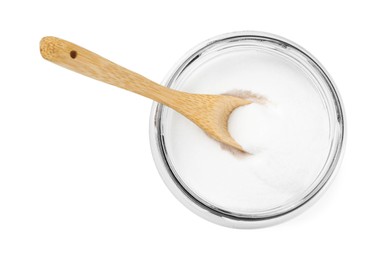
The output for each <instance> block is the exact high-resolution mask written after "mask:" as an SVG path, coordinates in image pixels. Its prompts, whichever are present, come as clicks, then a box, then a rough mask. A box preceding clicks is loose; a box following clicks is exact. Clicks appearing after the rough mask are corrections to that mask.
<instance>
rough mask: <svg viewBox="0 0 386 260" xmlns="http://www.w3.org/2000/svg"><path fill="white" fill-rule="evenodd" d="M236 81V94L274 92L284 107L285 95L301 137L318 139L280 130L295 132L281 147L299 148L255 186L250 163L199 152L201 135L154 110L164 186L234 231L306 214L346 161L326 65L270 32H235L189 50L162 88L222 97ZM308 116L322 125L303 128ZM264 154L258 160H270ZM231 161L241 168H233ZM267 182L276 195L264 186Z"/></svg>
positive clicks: (153, 135) (339, 111)
mask: <svg viewBox="0 0 386 260" xmlns="http://www.w3.org/2000/svg"><path fill="white" fill-rule="evenodd" d="M237 82H240V86H235V88H239V89H244V88H246V90H248V91H253V92H258V93H261V92H263V93H264V91H266V92H268V93H269V92H270V91H273V90H275V91H276V94H275V95H276V97H278V99H277V100H279V101H278V103H279V105H280V102H281V101H280V97H281V96H282V97H283V98H284V99H287V100H293V102H292V103H294V104H295V103H298V104H299V107H298V108H297V109H298V111H299V113H293V114H294V115H293V116H294V125H296V127H301V128H298V129H302V130H304V127H306V128H307V127H309V129H310V131H316V132H315V133H317V134H315V135H316V136H315V135H314V136H312V138H311V137H310V138H308V139H307V138H306V137H304V138H302V137H301V136H298V137H296V136H295V135H296V133H295V134H292V135H291V131H290V130H288V129H286V128H285V127H283V128H282V129H279V131H288V132H289V134H288V137H289V138H288V142H284V143H279V146H280V145H281V146H283V147H284V146H289V145H290V144H291V140H292V142H293V143H294V145H293V148H287V151H286V152H283V155H281V157H280V160H281V161H279V163H275V164H272V167H271V168H269V167H268V168H267V167H266V168H259V171H260V172H261V171H262V169H267V172H269V175H266V176H265V177H262V176H259V180H255V179H253V178H254V177H253V178H252V179H251V178H250V177H251V176H249V175H248V174H246V173H244V172H243V171H245V167H243V164H247V163H249V162H248V160H250V159H248V158H247V159H240V158H238V159H233V157H235V156H234V155H232V154H230V153H229V152H226V151H223V150H221V148H220V147H218V148H216V147H215V144H209V145H210V147H209V148H207V147H204V146H203V147H202V152H200V146H199V145H197V144H196V143H197V142H195V141H194V140H195V138H196V137H195V136H193V135H196V134H195V133H196V132H195V131H200V130H199V129H198V128H197V129H196V128H195V126H194V125H189V124H190V123H187V122H185V121H184V120H187V119H184V118H182V116H180V115H178V114H177V113H176V112H174V111H173V110H171V109H169V108H168V107H166V106H163V105H161V104H158V103H154V104H153V108H152V111H151V116H150V143H151V150H152V154H153V158H154V161H155V164H156V166H157V169H158V171H159V173H160V175H161V177H162V179H163V181H164V182H165V184H166V185H167V187H168V188H169V189H170V191H171V192H172V193H173V194H174V195H175V197H176V198H177V199H178V200H179V201H180V202H182V204H184V205H185V206H186V207H187V208H189V209H190V210H191V211H193V212H194V213H196V214H197V215H199V216H201V217H203V218H205V219H207V220H209V221H212V222H214V223H217V224H220V225H223V226H227V227H233V228H258V227H265V226H269V225H273V224H276V223H280V222H282V221H284V220H286V219H288V218H290V217H293V216H295V215H296V214H298V213H300V212H302V211H303V210H304V209H306V208H307V207H308V206H310V205H311V204H312V203H313V202H315V201H316V198H317V197H319V196H320V194H322V192H323V191H324V190H325V189H326V187H327V186H328V184H329V183H330V182H331V180H332V177H333V175H334V173H335V172H336V170H337V167H338V165H339V162H340V160H341V158H342V151H343V148H344V143H345V136H346V135H345V124H344V123H345V116H344V112H343V107H342V102H341V99H340V97H339V94H338V92H337V90H336V87H335V85H334V83H333V81H332V79H331V77H330V76H329V75H328V73H327V72H326V70H325V69H324V68H323V67H322V65H321V64H320V62H318V61H317V60H316V59H315V58H314V57H313V56H312V55H311V54H309V53H308V52H307V51H306V50H304V49H303V48H302V47H300V46H299V45H297V44H295V43H293V42H291V41H289V40H287V39H284V38H282V37H279V36H276V35H272V34H268V33H262V32H252V31H246V32H234V33H229V34H224V35H220V36H217V37H214V38H212V39H209V40H207V41H205V42H203V43H202V44H200V45H198V46H196V47H195V48H193V49H192V50H191V51H189V52H188V53H187V54H186V55H185V56H184V57H183V58H182V59H181V60H180V61H179V62H178V63H177V64H176V66H175V67H174V69H172V70H171V72H170V73H169V74H168V76H167V77H166V79H165V81H164V82H163V85H164V86H166V87H169V88H173V89H178V90H182V91H187V92H193V93H194V92H196V93H203V92H206V93H205V94H223V93H224V92H227V91H229V90H230V88H231V86H230V85H232V84H233V85H236V83H237ZM302 84H303V85H304V86H302V87H300V86H301V85H302ZM209 85H210V86H213V87H208V86H209ZM203 94H204V93H203ZM268 96H269V95H268ZM284 99H283V100H284ZM273 103H275V100H273ZM295 105H297V104H295ZM303 112H304V113H303ZM298 114H299V115H298ZM301 114H304V115H306V116H307V118H309V119H310V120H311V119H313V121H310V122H315V123H309V124H308V125H307V124H305V125H304V126H302V125H301V123H299V122H302V121H296V120H297V119H298V120H300V119H299V117H301ZM290 128H291V127H290ZM294 129H296V128H294ZM307 129H308V128H307ZM305 132H306V133H307V131H305ZM197 133H198V132H197ZM190 134H192V136H190ZM198 135H199V134H198ZM201 138H202V137H201ZM296 138H298V139H296ZM316 139H317V140H316ZM189 140H190V143H189V142H188V141H189ZM268 140H270V139H269V138H268ZM272 140H273V139H272ZM185 141H186V142H187V143H186V144H185ZM211 141H212V140H210V141H208V142H211ZM213 142H214V141H213ZM267 142H268V146H269V142H270V141H267ZM182 143H183V144H182ZM297 144H299V145H297ZM184 149H185V150H184ZM192 149H196V150H192ZM207 149H209V150H211V149H212V150H213V151H215V149H218V153H221V156H220V157H219V158H221V159H220V160H222V163H219V164H218V166H219V167H218V169H217V167H216V164H215V163H213V162H212V161H213V160H212V159H215V158H208V157H210V156H208V155H206V152H207V151H206V150H207ZM288 149H289V150H288ZM279 150H280V147H279ZM288 151H290V153H288ZM215 153H216V152H215ZM268 154H269V153H268ZM273 154H274V153H273ZM263 155H264V153H263V154H262V155H259V154H257V155H255V156H257V157H256V158H259V156H260V158H262V159H261V160H265V159H263ZM232 156H233V157H232ZM273 156H275V155H273ZM232 160H234V161H235V164H234V165H236V166H233V165H232V164H230V166H229V167H228V166H227V163H231V161H232ZM236 160H239V161H237V162H236ZM256 160H259V159H255V161H256ZM275 160H276V159H275ZM215 161H216V160H215ZM275 162H277V160H276V161H275ZM255 163H256V162H255ZM213 164H214V165H213ZM220 164H221V165H220ZM251 165H252V166H251ZM253 165H254V164H250V165H248V169H250V170H251V171H253V170H254V169H253ZM256 165H257V164H256ZM294 165H295V166H294ZM224 167H225V168H224ZM232 167H234V168H232ZM237 167H239V168H237ZM290 167H292V168H291V169H295V170H289V169H290ZM248 176H249V177H248ZM257 181H259V182H257ZM264 182H266V183H268V182H269V183H270V185H271V186H272V189H271V188H269V191H268V190H265V188H264V189H263V188H262V186H261V185H260V186H259V185H258V183H264ZM283 194H284V195H283ZM170 214H171V213H170Z"/></svg>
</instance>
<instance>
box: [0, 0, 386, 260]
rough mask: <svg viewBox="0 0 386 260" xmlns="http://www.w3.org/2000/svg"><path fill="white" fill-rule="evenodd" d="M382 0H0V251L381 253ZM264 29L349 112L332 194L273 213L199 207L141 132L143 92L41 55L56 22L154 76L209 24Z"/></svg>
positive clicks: (227, 255) (282, 255)
mask: <svg viewBox="0 0 386 260" xmlns="http://www.w3.org/2000/svg"><path fill="white" fill-rule="evenodd" d="M383 2H384V1H242V0H238V1H232V2H231V1H224V0H222V1H209V0H206V1H199V0H195V1H167V0H163V1H120V2H119V1H112V0H109V1H89V3H86V1H83V2H82V1H70V0H69V1H62V2H59V1H57V2H55V1H2V2H1V4H0V35H1V40H0V47H1V49H0V259H1V260H8V259H39V260H43V259H154V258H160V259H208V258H214V259H327V258H333V259H338V258H341V259H342V258H345V259H348V258H357V259H363V258H366V259H381V258H383V259H384V258H385V256H386V254H385V248H384V246H385V232H386V224H385V220H386V211H385V205H386V203H385V198H386V189H385V184H386V166H385V155H386V153H385V147H386V138H385V135H386V134H385V133H386V123H385V113H386V101H385V100H386V86H385V74H386V70H385V69H386V66H385V62H384V61H385V60H386V54H385V46H386V36H385V35H386V33H385V27H384V26H385V24H386V16H385V7H382V4H383ZM236 30H260V31H266V32H270V33H274V34H278V35H281V36H283V37H286V38H288V39H290V40H293V41H294V42H296V43H298V44H300V45H301V46H303V47H304V48H306V49H307V50H308V51H310V52H311V53H312V54H313V55H314V56H316V57H317V58H318V59H319V60H320V61H321V62H322V64H323V65H324V66H325V67H326V68H327V70H328V71H329V73H330V74H331V75H332V77H333V78H334V80H335V82H336V84H337V86H338V88H339V91H340V93H341V95H342V98H343V101H344V105H345V108H346V114H347V118H348V142H347V147H346V148H347V149H346V154H345V158H344V160H343V164H342V167H341V170H340V172H339V174H338V175H337V178H336V179H335V182H334V183H333V184H332V186H331V187H330V189H329V190H328V191H327V193H326V194H325V195H324V196H323V197H322V198H321V200H320V201H318V202H317V204H316V205H314V206H313V207H311V208H310V209H309V210H307V211H306V212H305V213H303V214H302V215H300V216H298V217H296V218H295V219H293V220H290V221H288V222H285V223H283V224H280V225H278V226H274V227H269V228H265V229H257V230H236V229H229V228H225V227H221V226H217V225H215V224H212V223H210V222H207V221H205V220H203V219H201V218H199V217H197V216H196V215H194V214H193V213H191V212H190V211H189V210H187V209H186V208H185V207H183V206H182V205H181V204H180V203H179V202H178V201H177V200H176V199H175V198H174V197H173V196H172V194H171V193H170V192H169V190H168V189H167V188H166V186H165V185H164V184H163V182H162V180H161V178H160V177H159V176H158V173H157V170H156V168H155V166H154V164H153V160H152V157H151V153H150V148H149V141H148V117H149V112H150V107H151V104H152V103H151V101H150V100H147V99H145V98H142V97H140V96H137V95H135V94H132V93H129V92H126V91H123V90H121V89H118V88H114V87H112V86H109V85H105V84H103V83H100V82H96V81H93V80H91V79H88V78H85V77H83V76H80V75H78V74H75V73H73V72H70V71H67V70H65V69H63V68H60V67H58V66H56V65H53V64H50V63H49V62H47V61H45V60H43V59H42V58H41V57H40V54H39V47H38V46H39V40H40V38H41V37H43V36H46V35H54V36H58V37H61V38H64V39H67V40H70V41H73V42H75V43H77V44H79V45H82V46H84V47H87V48H88V49H90V50H93V51H95V52H97V53H99V54H101V55H103V56H105V57H107V58H109V59H111V60H112V61H115V62H116V63H118V64H121V65H123V66H125V67H127V68H130V69H132V70H134V71H137V72H140V73H141V74H143V75H145V76H147V77H149V78H151V79H153V80H154V81H157V82H161V81H162V79H163V77H164V76H165V75H166V73H167V72H168V71H169V70H170V68H171V67H172V66H173V65H174V63H175V62H176V61H177V60H178V59H179V58H180V57H181V56H182V55H183V54H184V53H185V52H186V51H187V50H189V49H190V48H192V47H193V46H195V45H196V44H198V43H200V42H202V41H204V40H206V39H207V38H210V37H212V36H215V35H218V34H222V33H226V32H232V31H236Z"/></svg>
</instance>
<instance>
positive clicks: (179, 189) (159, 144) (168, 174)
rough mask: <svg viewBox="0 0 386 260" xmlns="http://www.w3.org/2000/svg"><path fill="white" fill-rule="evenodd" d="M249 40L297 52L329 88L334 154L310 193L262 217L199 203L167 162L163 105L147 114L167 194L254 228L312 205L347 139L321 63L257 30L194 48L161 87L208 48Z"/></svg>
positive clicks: (212, 217) (215, 217) (220, 220)
mask: <svg viewBox="0 0 386 260" xmlns="http://www.w3.org/2000/svg"><path fill="white" fill-rule="evenodd" d="M249 40H251V41H253V40H257V41H267V42H272V43H273V44H277V45H278V46H282V47H285V49H289V50H294V51H296V52H298V53H299V54H300V55H302V57H301V58H304V59H306V60H307V62H309V64H310V66H312V68H313V69H316V70H317V71H318V72H320V75H321V77H323V80H324V81H325V82H326V83H327V86H328V89H327V90H326V91H328V95H329V96H328V97H327V100H329V101H330V102H329V105H330V106H332V107H330V108H329V109H328V111H329V112H330V113H332V112H334V113H333V114H332V115H330V117H331V116H332V117H333V120H334V122H333V124H334V125H333V126H334V129H333V134H334V137H333V138H332V145H331V147H332V150H333V151H332V152H333V153H330V156H329V159H328V161H327V167H326V170H325V173H324V174H323V175H322V176H323V177H322V178H321V179H320V180H319V182H318V183H317V185H316V186H315V187H314V188H313V189H312V190H311V192H308V193H307V194H306V195H305V196H304V197H303V198H302V199H301V200H298V201H297V203H293V204H291V205H287V206H286V207H283V208H282V209H280V210H276V211H273V212H267V213H265V214H258V215H255V216H245V215H241V214H236V213H233V212H227V211H224V210H222V209H220V208H216V207H214V206H212V205H210V204H208V203H205V201H202V200H201V199H200V198H199V197H197V196H195V195H194V193H192V192H191V191H190V190H189V188H188V187H186V186H185V185H183V183H182V182H181V181H179V180H178V177H177V176H178V175H177V174H175V170H174V168H173V165H172V164H171V160H169V159H168V158H169V155H168V151H167V149H166V145H165V139H164V135H163V125H162V115H163V108H164V106H163V105H161V104H158V103H154V104H153V107H152V110H151V115H150V144H151V151H152V154H153V158H154V161H155V164H156V166H157V169H158V171H159V173H160V175H161V177H162V179H163V181H164V182H165V184H166V185H167V186H168V188H169V189H170V191H171V192H172V193H173V194H174V195H175V197H176V198H177V199H178V200H179V201H180V202H182V203H183V204H184V205H185V206H186V207H187V208H189V209H190V210H192V211H193V212H194V213H196V214H198V215H200V216H201V217H203V218H205V219H207V220H209V221H212V222H214V223H217V224H220V225H224V226H228V227H236V228H254V227H262V226H267V225H271V224H275V223H278V222H281V221H284V220H285V219H288V218H290V217H291V216H293V215H296V214H299V213H300V212H302V211H303V210H304V209H306V208H307V207H308V206H310V205H311V204H312V203H314V201H316V198H317V197H319V196H320V195H321V194H322V192H324V191H325V189H326V188H327V186H328V184H329V183H330V182H331V180H332V179H333V176H334V175H335V174H334V173H336V171H337V168H338V166H339V164H340V162H341V158H342V155H343V150H344V146H345V139H346V138H345V137H346V126H345V121H346V120H345V115H344V110H343V104H342V101H341V98H340V95H339V93H338V91H337V89H336V87H335V84H334V82H333V80H332V79H331V77H330V76H329V74H328V73H327V71H326V70H325V69H324V68H323V66H322V65H321V64H320V62H318V61H317V60H316V59H315V58H314V57H313V56H312V55H311V54H310V53H308V52H307V51H306V50H304V49H303V48H302V47H300V46H299V45H297V44H295V43H293V42H291V41H289V40H287V39H285V38H283V37H280V36H277V35H273V34H269V33H264V32H256V31H241V32H233V33H228V34H223V35H219V36H216V37H213V38H211V39H209V40H207V41H205V42H203V43H201V44H199V45H198V46H196V47H195V48H193V49H192V50H191V51H189V52H188V53H187V54H186V55H185V56H184V57H183V58H182V59H181V60H180V61H179V62H177V64H176V66H175V67H174V68H173V69H172V70H171V71H170V73H169V74H168V75H167V77H166V79H165V80H164V81H163V85H164V86H166V87H171V86H172V85H173V82H174V81H175V80H176V79H177V78H178V77H179V75H181V74H182V73H183V71H184V70H185V69H186V68H187V67H188V66H189V65H190V64H192V62H194V61H195V60H197V59H198V58H199V57H200V55H203V54H205V52H208V51H210V50H211V48H214V47H216V46H219V45H226V44H230V43H240V42H242V41H249ZM329 98H330V99H329ZM325 99H326V98H325ZM331 108H333V109H331ZM330 124H331V122H330ZM311 202H312V203H311Z"/></svg>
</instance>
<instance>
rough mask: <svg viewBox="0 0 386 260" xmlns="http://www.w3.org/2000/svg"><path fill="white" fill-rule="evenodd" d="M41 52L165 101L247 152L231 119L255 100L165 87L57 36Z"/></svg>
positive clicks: (62, 63)
mask: <svg viewBox="0 0 386 260" xmlns="http://www.w3.org/2000/svg"><path fill="white" fill-rule="evenodd" d="M40 53H41V55H42V56H43V58H45V59H46V60H49V61H51V62H53V63H56V64H57V65H60V66H62V67H65V68H67V69H70V70H73V71H75V72H78V73H80V74H83V75H85V76H88V77H90V78H93V79H96V80H99V81H102V82H105V83H108V84H111V85H114V86H117V87H120V88H123V89H126V90H129V91H132V92H135V93H137V94H139V95H142V96H145V97H148V98H150V99H153V100H154V101H157V102H159V103H162V104H164V105H166V106H168V107H170V108H172V109H174V110H175V111H177V112H179V113H180V114H182V115H184V116H185V117H187V118H188V119H190V120H191V121H192V122H193V123H195V124H196V125H197V126H199V127H200V128H201V129H202V130H204V131H205V132H206V133H207V134H208V135H209V136H210V137H212V138H213V139H215V140H217V141H219V142H221V143H223V144H225V145H228V146H230V147H233V148H236V149H238V150H240V151H242V152H244V150H243V148H242V147H241V145H239V144H238V143H237V142H236V141H235V140H234V139H233V138H232V136H231V135H230V134H229V132H228V118H229V115H230V114H231V112H232V111H233V110H234V109H235V108H237V107H239V106H244V105H247V104H250V103H251V101H248V100H246V99H242V98H237V97H233V96H225V95H205V94H190V93H186V92H182V91H177V90H173V89H170V88H167V87H163V86H161V85H159V84H157V83H155V82H153V81H151V80H149V79H147V78H145V77H143V76H141V75H139V74H137V73H135V72H132V71H130V70H128V69H125V68H123V67H121V66H119V65H117V64H115V63H113V62H111V61H109V60H107V59H105V58H103V57H101V56H99V55H97V54H95V53H93V52H91V51H88V50H86V49H84V48H82V47H80V46H77V45H75V44H73V43H71V42H68V41H65V40H62V39H59V38H56V37H51V36H49V37H44V38H43V39H42V40H41V41H40Z"/></svg>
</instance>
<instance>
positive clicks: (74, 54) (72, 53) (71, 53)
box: [70, 51, 78, 59]
mask: <svg viewBox="0 0 386 260" xmlns="http://www.w3.org/2000/svg"><path fill="white" fill-rule="evenodd" d="M77 55H78V53H77V52H76V51H71V52H70V57H71V58H73V59H75V58H76V56H77Z"/></svg>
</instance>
